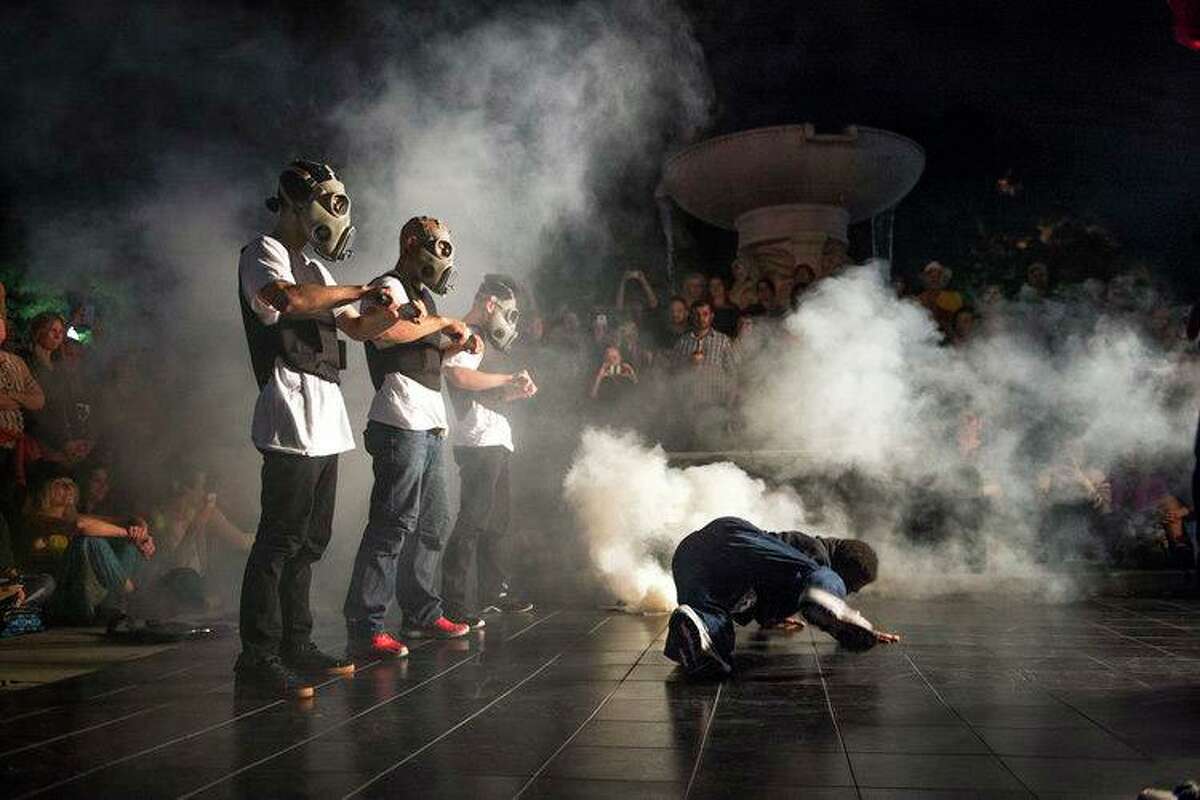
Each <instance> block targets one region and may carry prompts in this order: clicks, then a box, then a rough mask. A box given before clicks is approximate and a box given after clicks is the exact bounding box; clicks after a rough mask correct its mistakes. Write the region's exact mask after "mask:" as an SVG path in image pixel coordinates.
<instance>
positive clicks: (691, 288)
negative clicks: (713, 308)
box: [681, 272, 708, 308]
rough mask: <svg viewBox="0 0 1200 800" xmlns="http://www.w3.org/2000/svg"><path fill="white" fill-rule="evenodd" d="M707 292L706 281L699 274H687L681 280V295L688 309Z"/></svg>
mask: <svg viewBox="0 0 1200 800" xmlns="http://www.w3.org/2000/svg"><path fill="white" fill-rule="evenodd" d="M707 291H708V281H707V280H706V279H705V277H704V276H703V275H701V274H700V273H699V272H692V273H689V274H688V276H687V277H686V278H684V279H683V291H682V292H681V294H682V295H683V299H684V300H685V301H686V302H687V305H688V308H691V307H692V304H693V303H695V302H696V301H697V300H700V299H701V298H703V297H704V296H705V293H706V292H707Z"/></svg>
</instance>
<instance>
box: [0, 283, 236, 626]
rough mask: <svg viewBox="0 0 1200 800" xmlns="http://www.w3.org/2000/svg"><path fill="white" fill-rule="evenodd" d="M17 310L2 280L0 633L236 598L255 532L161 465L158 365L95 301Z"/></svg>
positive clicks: (207, 607)
mask: <svg viewBox="0 0 1200 800" xmlns="http://www.w3.org/2000/svg"><path fill="white" fill-rule="evenodd" d="M21 311H22V309H20V308H18V307H16V305H15V304H13V303H11V302H10V300H9V298H8V297H7V296H6V292H5V290H4V287H3V285H0V613H3V618H2V620H0V636H3V635H13V634H17V633H23V632H28V631H31V630H38V629H40V628H41V627H42V626H43V625H44V624H45V623H46V622H47V621H53V622H54V623H57V624H65V625H89V624H97V623H99V624H114V625H115V624H119V623H120V622H121V621H123V620H128V619H129V618H130V616H131V615H137V616H138V618H142V619H145V618H153V617H162V618H169V617H172V616H174V615H176V614H179V613H182V612H186V611H215V610H218V609H220V608H221V607H222V606H225V607H228V606H230V605H231V604H232V603H233V601H234V598H235V596H234V594H233V591H234V590H235V588H236V574H237V573H238V572H239V571H240V560H241V559H242V558H244V554H245V553H246V551H247V550H248V548H249V542H250V538H251V537H250V536H249V535H247V534H245V533H243V532H242V531H240V530H238V529H237V527H236V526H235V525H234V524H233V523H232V522H230V521H229V519H228V518H227V517H226V516H225V514H224V513H223V512H222V510H221V507H220V505H219V504H218V502H217V496H216V494H214V493H213V492H212V491H210V490H209V489H208V485H207V477H206V476H205V475H204V473H202V472H198V471H196V470H189V469H187V468H182V469H181V468H178V465H174V466H175V468H174V469H164V459H166V458H170V457H171V454H170V448H169V447H166V446H165V445H164V436H163V432H164V431H165V430H167V429H168V425H167V421H166V419H164V418H163V417H162V416H161V414H160V411H159V407H160V405H161V404H159V403H157V402H155V401H154V399H153V398H152V397H151V395H152V390H151V387H150V384H151V383H152V382H153V381H154V380H155V376H154V374H153V369H154V368H153V366H152V365H151V364H150V363H148V360H147V359H144V358H142V357H140V356H139V355H138V354H137V353H135V352H130V351H125V350H121V349H118V348H115V347H108V346H106V345H107V341H106V339H105V335H104V332H103V331H102V330H101V326H100V324H99V322H98V321H97V320H95V319H94V318H93V317H94V312H90V311H88V310H85V309H82V308H75V309H71V312H70V313H68V314H60V313H59V312H58V311H54V310H47V311H42V312H41V313H36V314H34V315H32V316H31V317H30V318H28V319H27V320H26V324H25V325H24V326H22V328H21V329H19V330H18V329H17V326H16V325H12V324H11V323H10V320H15V319H18V318H20V317H21V313H20V312H21ZM180 475H183V476H186V480H184V481H179V480H178V479H177V476H180ZM166 476H174V477H173V478H168V477H166Z"/></svg>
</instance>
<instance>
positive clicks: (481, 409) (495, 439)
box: [442, 350, 513, 452]
mask: <svg viewBox="0 0 1200 800" xmlns="http://www.w3.org/2000/svg"><path fill="white" fill-rule="evenodd" d="M482 361H483V353H468V352H467V351H466V350H460V351H459V352H457V353H455V354H454V355H453V356H451V357H450V358H448V359H446V361H445V363H443V364H442V367H443V368H445V367H464V368H466V369H479V364H480V362H482ZM465 394H466V395H467V396H468V397H470V395H472V394H473V392H465ZM454 410H455V412H456V413H457V411H458V407H457V406H456V407H455V409H454ZM454 444H455V445H456V446H458V447H507V448H508V450H509V452H512V449H513V438H512V426H511V425H510V424H509V423H508V417H506V416H505V415H504V414H501V413H500V412H499V411H494V410H492V409H490V408H488V407H487V406H485V405H482V404H481V403H476V402H475V401H474V400H471V402H470V403H469V404H468V406H467V413H466V414H463V415H462V416H461V417H459V420H458V427H457V428H455V429H454Z"/></svg>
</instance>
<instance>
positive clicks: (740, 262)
mask: <svg viewBox="0 0 1200 800" xmlns="http://www.w3.org/2000/svg"><path fill="white" fill-rule="evenodd" d="M730 271H731V272H732V273H733V286H731V287H730V289H729V301H730V302H731V303H733V304H734V305H735V306H737V307H738V308H740V309H743V310H745V309H746V308H747V307H748V306H752V305H754V304H755V303H756V302H758V285H757V284H758V275H757V274H756V273H755V271H754V269H753V268H752V267H751V266H750V264H749V262H748V261H746V259H743V258H735V259H734V260H733V265H732V266H731V267H730Z"/></svg>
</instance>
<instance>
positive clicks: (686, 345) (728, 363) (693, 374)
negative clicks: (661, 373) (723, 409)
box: [671, 328, 737, 406]
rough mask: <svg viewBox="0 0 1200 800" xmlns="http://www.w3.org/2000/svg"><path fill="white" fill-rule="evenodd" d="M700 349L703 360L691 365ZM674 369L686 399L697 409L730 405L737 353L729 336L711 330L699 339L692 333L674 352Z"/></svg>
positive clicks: (676, 345)
mask: <svg viewBox="0 0 1200 800" xmlns="http://www.w3.org/2000/svg"><path fill="white" fill-rule="evenodd" d="M697 349H699V350H700V351H702V352H703V353H704V360H703V361H701V362H700V363H699V364H696V363H694V362H693V361H692V354H693V353H695V352H696V351H697ZM671 365H672V366H673V367H674V368H675V372H676V375H677V376H678V378H679V379H680V382H681V388H682V389H683V397H684V398H685V400H686V401H687V402H688V403H689V404H694V405H722V406H723V405H729V404H730V403H731V402H732V401H733V390H734V381H735V380H736V377H737V350H736V349H735V348H734V346H733V342H732V341H731V340H730V338H729V337H728V336H726V335H725V334H723V333H720V332H719V331H716V330H713V329H712V328H709V329H708V332H707V333H705V334H704V335H703V336H700V337H697V336H696V334H695V333H694V332H692V331H688V332H687V333H685V334H683V335H682V336H680V337H679V338H678V339H677V340H676V341H675V347H674V348H673V349H672V350H671Z"/></svg>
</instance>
